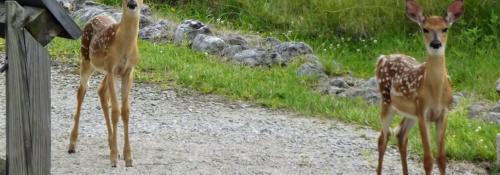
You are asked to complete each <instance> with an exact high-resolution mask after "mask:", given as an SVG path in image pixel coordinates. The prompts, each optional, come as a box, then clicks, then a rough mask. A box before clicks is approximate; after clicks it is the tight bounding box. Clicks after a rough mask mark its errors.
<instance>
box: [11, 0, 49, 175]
mask: <svg viewBox="0 0 500 175" xmlns="http://www.w3.org/2000/svg"><path fill="white" fill-rule="evenodd" d="M6 6H7V8H6V9H7V19H6V21H7V32H6V39H7V57H8V60H9V69H8V71H7V172H8V174H16V175H18V174H20V175H25V174H50V60H49V56H48V53H47V51H46V50H45V48H43V46H42V45H41V44H40V43H38V42H37V41H36V40H35V38H34V37H33V36H32V35H31V34H30V33H29V32H28V31H27V30H26V29H25V28H24V27H25V26H24V25H25V22H27V20H26V19H29V18H27V17H28V16H29V14H28V13H26V11H24V9H23V7H21V6H20V5H19V4H18V3H17V2H16V1H6Z"/></svg>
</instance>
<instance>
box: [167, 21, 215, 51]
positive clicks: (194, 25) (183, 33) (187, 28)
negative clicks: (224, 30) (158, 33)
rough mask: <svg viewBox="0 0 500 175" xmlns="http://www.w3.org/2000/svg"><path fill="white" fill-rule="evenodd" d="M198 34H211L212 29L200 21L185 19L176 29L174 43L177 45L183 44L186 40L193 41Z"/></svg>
mask: <svg viewBox="0 0 500 175" xmlns="http://www.w3.org/2000/svg"><path fill="white" fill-rule="evenodd" d="M198 34H205V35H211V34H212V31H211V30H210V28H208V26H206V25H205V24H203V23H202V22H200V21H196V20H185V21H184V22H182V23H181V24H179V26H177V28H176V29H175V32H174V43H175V44H177V45H181V44H183V43H184V42H187V43H191V41H192V40H193V39H194V38H195V37H196V35H198Z"/></svg>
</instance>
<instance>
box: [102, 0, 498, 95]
mask: <svg viewBox="0 0 500 175" xmlns="http://www.w3.org/2000/svg"><path fill="white" fill-rule="evenodd" d="M101 1H102V2H104V3H106V4H110V5H116V4H118V3H119V2H120V1H118V0H101ZM418 2H419V3H420V4H421V5H422V6H423V7H424V11H425V14H426V15H430V14H438V15H442V14H444V12H445V10H446V8H447V6H448V5H449V4H450V2H449V1H439V2H436V1H433V0H432V1H431V0H419V1H418ZM147 3H148V4H149V5H150V6H151V8H152V9H153V10H154V12H155V14H156V15H157V16H160V17H161V16H164V17H168V18H171V19H174V20H179V21H180V20H184V19H198V20H201V21H203V22H206V23H210V24H213V25H215V26H218V27H219V28H230V29H231V28H233V29H238V30H242V31H244V32H255V31H257V32H260V34H261V35H263V36H273V37H277V38H280V39H282V40H284V41H305V42H306V43H308V44H310V45H311V46H312V47H313V48H314V49H315V52H316V54H318V55H319V57H320V58H321V61H322V62H323V63H324V65H325V67H326V68H327V73H329V74H331V75H334V74H337V73H345V72H346V71H350V73H352V74H353V75H355V76H358V77H364V78H369V77H371V76H373V75H374V73H373V72H374V69H375V60H376V58H377V57H378V56H379V55H380V54H391V53H404V54H408V55H411V56H414V57H416V58H417V59H418V60H420V61H424V60H423V57H424V52H425V47H424V45H423V42H422V40H421V34H420V33H419V32H418V27H417V25H416V24H415V23H413V22H411V21H410V20H409V19H407V18H406V15H405V12H404V9H405V6H404V1H399V0H387V1H385V0H384V1H381V0H375V1H354V0H343V1H324V0H312V1H303V0H274V1H268V0H213V1H194V0H186V1H179V0H166V1H165V0H152V1H149V2H147ZM498 11H500V3H495V2H493V1H488V0H478V1H466V2H465V14H464V16H463V17H462V19H460V20H459V21H458V22H457V23H456V24H454V26H453V27H452V28H451V32H450V36H449V41H448V48H447V67H448V69H449V74H450V76H451V78H452V80H453V89H454V91H467V92H472V93H475V94H476V95H478V96H481V97H482V98H486V99H488V100H491V101H497V100H500V96H498V94H497V93H496V92H495V90H494V87H495V82H496V80H497V79H498V78H499V77H500V71H499V69H498V65H500V59H499V58H500V32H498V28H500V14H499V13H498ZM334 61H335V62H338V63H341V64H342V65H344V68H342V69H341V70H338V68H337V67H336V66H334V65H333V64H332V62H334Z"/></svg>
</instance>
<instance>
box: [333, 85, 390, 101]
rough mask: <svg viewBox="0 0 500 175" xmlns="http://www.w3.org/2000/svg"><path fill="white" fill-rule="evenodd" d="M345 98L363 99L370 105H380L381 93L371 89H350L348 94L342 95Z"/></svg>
mask: <svg viewBox="0 0 500 175" xmlns="http://www.w3.org/2000/svg"><path fill="white" fill-rule="evenodd" d="M340 95H341V96H344V97H362V98H363V99H365V100H366V101H367V102H369V103H372V104H374V103H378V102H379V101H380V93H379V92H378V91H377V90H374V89H371V88H363V89H360V88H350V89H347V90H346V92H344V93H342V94H340Z"/></svg>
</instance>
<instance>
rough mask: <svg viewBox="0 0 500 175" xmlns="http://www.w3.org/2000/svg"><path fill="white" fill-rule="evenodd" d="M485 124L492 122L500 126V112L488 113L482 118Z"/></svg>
mask: <svg viewBox="0 0 500 175" xmlns="http://www.w3.org/2000/svg"><path fill="white" fill-rule="evenodd" d="M484 120H485V121H486V122H493V123H496V124H499V125H500V112H488V114H486V116H485V117H484Z"/></svg>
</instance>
